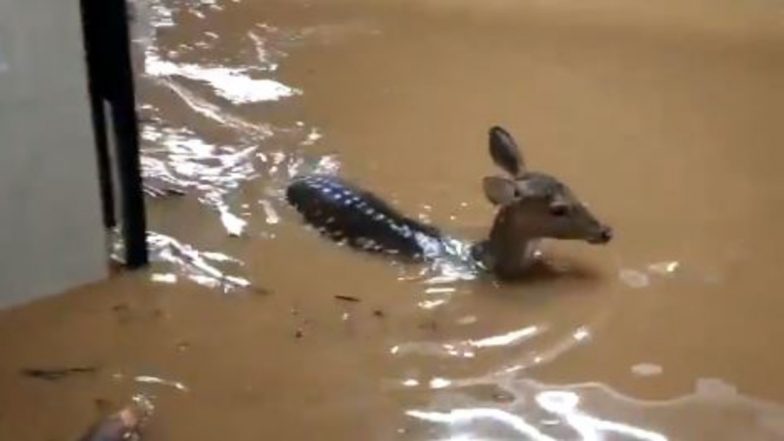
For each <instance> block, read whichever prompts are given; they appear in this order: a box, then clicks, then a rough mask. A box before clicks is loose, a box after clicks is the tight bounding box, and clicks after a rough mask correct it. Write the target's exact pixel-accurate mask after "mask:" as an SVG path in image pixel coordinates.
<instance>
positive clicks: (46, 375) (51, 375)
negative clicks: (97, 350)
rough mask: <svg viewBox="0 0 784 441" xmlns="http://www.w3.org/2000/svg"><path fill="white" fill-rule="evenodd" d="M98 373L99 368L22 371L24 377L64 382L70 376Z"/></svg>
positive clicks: (32, 369)
mask: <svg viewBox="0 0 784 441" xmlns="http://www.w3.org/2000/svg"><path fill="white" fill-rule="evenodd" d="M96 372H98V368H97V367H94V366H78V367H68V368H54V369H35V368H25V369H22V375H24V376H26V377H31V378H39V379H41V380H47V381H57V380H62V379H63V378H65V377H68V376H69V375H74V374H94V373H96Z"/></svg>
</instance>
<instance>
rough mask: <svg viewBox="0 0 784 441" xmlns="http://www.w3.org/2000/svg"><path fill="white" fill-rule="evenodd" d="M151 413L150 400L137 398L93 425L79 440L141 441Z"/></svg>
mask: <svg viewBox="0 0 784 441" xmlns="http://www.w3.org/2000/svg"><path fill="white" fill-rule="evenodd" d="M151 414H152V404H151V403H150V402H149V401H147V400H144V399H139V400H136V401H135V402H134V403H133V404H131V405H129V406H126V407H124V408H123V409H121V410H120V411H118V412H116V413H114V414H112V415H109V416H108V417H106V418H104V419H102V420H101V421H99V422H98V423H96V424H95V425H93V426H92V427H91V428H90V429H89V430H88V431H87V433H86V434H85V435H83V436H82V437H81V438H79V441H141V436H142V428H143V426H144V424H145V423H146V422H147V419H148V418H149V417H150V415H151Z"/></svg>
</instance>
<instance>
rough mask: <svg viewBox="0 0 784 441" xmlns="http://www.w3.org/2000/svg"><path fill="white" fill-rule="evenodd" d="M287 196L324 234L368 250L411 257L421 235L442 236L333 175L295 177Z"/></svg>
mask: <svg viewBox="0 0 784 441" xmlns="http://www.w3.org/2000/svg"><path fill="white" fill-rule="evenodd" d="M286 198H287V199H288V201H289V203H290V204H291V205H293V206H294V207H295V208H296V209H297V210H298V211H299V212H300V213H301V214H302V215H303V216H304V217H305V220H306V221H307V222H308V223H310V224H311V225H313V226H315V227H316V228H318V229H319V231H321V232H322V233H323V234H326V235H327V236H329V237H331V238H332V239H334V240H338V241H343V240H345V241H346V242H347V243H348V244H349V245H351V246H353V247H357V248H362V249H365V250H367V251H371V252H388V253H393V254H401V255H403V256H411V257H413V256H417V255H421V254H422V253H423V249H422V244H421V243H420V236H422V237H429V238H431V239H432V240H438V238H440V237H441V233H440V232H439V231H438V230H436V229H435V228H433V227H430V226H428V225H425V224H422V223H420V222H417V221H415V220H413V219H410V218H408V217H406V216H404V215H402V214H401V213H399V212H398V211H397V210H395V209H394V208H392V207H390V206H389V205H387V203H386V202H384V201H383V200H381V199H379V198H378V197H376V196H375V195H374V194H372V193H370V192H367V191H364V190H361V189H359V188H357V187H354V186H352V185H351V184H349V183H348V182H346V181H343V180H341V179H340V178H337V177H334V176H322V175H308V176H303V177H300V178H297V179H295V180H294V181H293V182H292V183H291V184H290V185H289V186H288V189H287V190H286Z"/></svg>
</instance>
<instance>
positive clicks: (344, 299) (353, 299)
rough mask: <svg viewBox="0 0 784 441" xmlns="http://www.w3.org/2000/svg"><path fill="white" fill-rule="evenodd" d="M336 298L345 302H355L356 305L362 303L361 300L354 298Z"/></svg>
mask: <svg viewBox="0 0 784 441" xmlns="http://www.w3.org/2000/svg"><path fill="white" fill-rule="evenodd" d="M335 298H336V299H338V300H343V301H344V302H354V303H357V302H361V301H362V300H360V299H359V298H357V297H353V296H343V295H337V296H335Z"/></svg>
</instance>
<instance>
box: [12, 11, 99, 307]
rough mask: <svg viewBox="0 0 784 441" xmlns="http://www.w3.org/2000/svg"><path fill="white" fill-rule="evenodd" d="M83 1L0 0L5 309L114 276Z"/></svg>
mask: <svg viewBox="0 0 784 441" xmlns="http://www.w3.org/2000/svg"><path fill="white" fill-rule="evenodd" d="M83 52H84V51H83V44H82V34H81V18H80V12H79V2H78V0H0V308H2V307H7V306H10V305H13V304H18V303H22V302H26V301H30V300H32V299H35V298H38V297H41V296H44V295H49V294H54V293H58V292H61V291H64V290H66V289H68V288H71V287H74V286H77V285H80V284H84V283H86V282H90V281H95V280H98V279H101V278H104V277H105V276H106V272H107V268H106V262H107V257H106V251H105V250H106V245H105V235H104V231H103V226H102V223H101V211H100V197H99V193H98V184H97V177H96V176H97V170H96V161H95V157H94V146H93V135H92V127H91V125H90V113H89V104H88V101H87V85H86V77H85V69H86V68H85V65H84V55H83Z"/></svg>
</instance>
